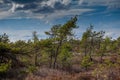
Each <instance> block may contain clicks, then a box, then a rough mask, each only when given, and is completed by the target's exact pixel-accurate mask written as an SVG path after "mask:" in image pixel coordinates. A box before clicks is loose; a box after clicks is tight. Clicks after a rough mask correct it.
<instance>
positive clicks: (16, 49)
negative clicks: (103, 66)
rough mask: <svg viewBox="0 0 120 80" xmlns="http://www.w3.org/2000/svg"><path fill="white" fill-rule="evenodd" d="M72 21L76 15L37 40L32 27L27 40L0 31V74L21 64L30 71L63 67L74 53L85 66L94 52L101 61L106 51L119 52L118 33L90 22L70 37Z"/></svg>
mask: <svg viewBox="0 0 120 80" xmlns="http://www.w3.org/2000/svg"><path fill="white" fill-rule="evenodd" d="M76 22H77V17H73V18H71V19H70V20H69V21H67V22H66V23H65V24H63V25H54V26H53V27H52V28H51V29H50V30H49V31H46V32H45V34H46V35H47V36H48V38H47V39H41V40H39V38H38V36H37V32H35V31H34V32H33V35H32V39H31V40H28V41H27V42H26V41H23V40H18V41H16V42H10V40H9V36H8V35H7V34H6V33H4V34H2V35H0V74H5V73H7V72H9V71H10V70H11V69H15V68H17V69H19V68H21V67H25V68H26V72H32V71H34V70H36V68H37V67H41V66H43V65H44V66H46V67H49V68H53V69H58V68H60V69H65V70H67V69H70V67H71V65H72V57H73V56H75V54H76V55H78V54H79V55H80V56H83V58H82V61H81V63H80V65H81V66H83V67H84V68H85V69H87V67H88V66H90V65H91V64H93V63H92V61H93V58H94V56H99V57H100V63H102V62H103V57H104V56H106V55H120V37H118V38H117V39H114V40H113V39H112V38H111V37H108V36H107V37H105V31H94V27H93V26H92V25H90V27H88V28H87V29H86V31H85V32H84V33H83V34H82V38H81V39H75V38H73V37H74V33H73V29H75V28H78V26H77V24H76Z"/></svg>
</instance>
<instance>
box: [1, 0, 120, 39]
mask: <svg viewBox="0 0 120 80" xmlns="http://www.w3.org/2000/svg"><path fill="white" fill-rule="evenodd" d="M75 15H78V21H77V25H78V26H79V28H78V29H75V30H74V33H75V35H76V37H77V38H81V36H82V33H83V32H85V30H86V28H88V27H89V26H90V24H92V25H93V26H94V30H96V31H101V30H104V31H106V33H105V36H110V37H112V38H113V39H116V38H117V37H119V36H120V0H0V34H3V33H7V35H9V38H10V40H11V41H17V40H19V39H20V40H28V39H32V32H33V31H36V32H37V34H38V37H39V39H44V38H46V37H47V36H46V35H45V34H44V32H45V31H49V30H50V28H51V27H52V26H53V25H55V24H64V23H65V22H66V21H68V20H69V19H70V18H71V17H73V16H75Z"/></svg>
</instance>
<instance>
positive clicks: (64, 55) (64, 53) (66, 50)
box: [59, 43, 72, 67]
mask: <svg viewBox="0 0 120 80" xmlns="http://www.w3.org/2000/svg"><path fill="white" fill-rule="evenodd" d="M71 50H72V48H71V45H70V44H69V43H64V44H63V46H62V49H61V53H60V55H59V56H60V60H61V62H62V66H63V67H65V66H66V67H67V66H70V64H71V62H70V61H71V57H72V52H71Z"/></svg>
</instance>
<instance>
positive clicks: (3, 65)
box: [0, 61, 11, 73]
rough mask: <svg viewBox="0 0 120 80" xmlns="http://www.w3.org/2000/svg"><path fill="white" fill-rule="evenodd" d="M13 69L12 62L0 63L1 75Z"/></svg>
mask: <svg viewBox="0 0 120 80" xmlns="http://www.w3.org/2000/svg"><path fill="white" fill-rule="evenodd" d="M10 67H11V61H9V62H8V63H0V73H5V72H7V71H8V70H9V69H10Z"/></svg>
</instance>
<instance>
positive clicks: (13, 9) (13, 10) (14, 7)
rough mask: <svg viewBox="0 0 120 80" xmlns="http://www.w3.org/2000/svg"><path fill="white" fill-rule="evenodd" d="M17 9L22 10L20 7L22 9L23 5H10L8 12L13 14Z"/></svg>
mask: <svg viewBox="0 0 120 80" xmlns="http://www.w3.org/2000/svg"><path fill="white" fill-rule="evenodd" d="M18 7H21V8H22V7H24V5H21V4H16V3H12V7H11V9H10V10H9V11H11V12H12V13H14V12H15V10H16V8H18Z"/></svg>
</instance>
